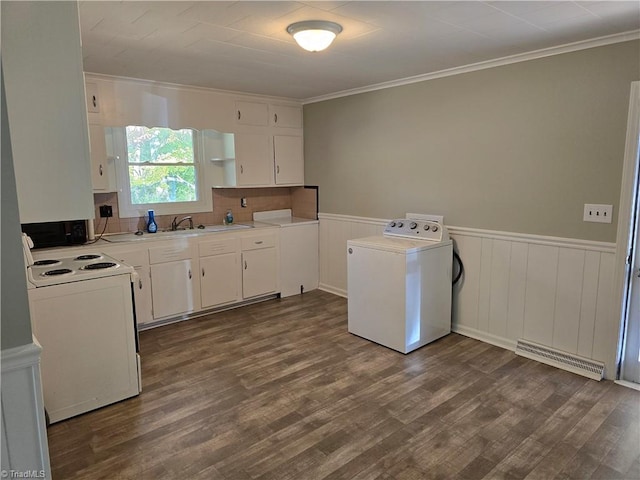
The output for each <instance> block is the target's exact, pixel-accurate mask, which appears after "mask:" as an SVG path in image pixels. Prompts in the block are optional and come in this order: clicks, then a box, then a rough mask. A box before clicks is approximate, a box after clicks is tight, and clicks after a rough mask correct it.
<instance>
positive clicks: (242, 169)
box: [240, 165, 244, 173]
mask: <svg viewBox="0 0 640 480" xmlns="http://www.w3.org/2000/svg"><path fill="white" fill-rule="evenodd" d="M240 173H244V168H243V167H242V165H240Z"/></svg>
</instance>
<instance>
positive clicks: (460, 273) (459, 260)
mask: <svg viewBox="0 0 640 480" xmlns="http://www.w3.org/2000/svg"><path fill="white" fill-rule="evenodd" d="M453 258H454V260H455V261H456V262H457V263H458V274H457V275H456V278H454V279H453V283H452V285H455V284H456V283H458V281H459V280H460V277H462V272H464V266H463V265H462V259H461V258H460V255H458V253H457V252H456V251H455V250H454V251H453Z"/></svg>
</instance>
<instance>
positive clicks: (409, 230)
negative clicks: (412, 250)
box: [384, 218, 449, 242]
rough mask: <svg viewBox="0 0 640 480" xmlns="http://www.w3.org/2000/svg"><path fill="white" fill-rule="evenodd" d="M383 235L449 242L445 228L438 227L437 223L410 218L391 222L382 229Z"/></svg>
mask: <svg viewBox="0 0 640 480" xmlns="http://www.w3.org/2000/svg"><path fill="white" fill-rule="evenodd" d="M384 235H387V236H393V237H406V238H414V239H422V240H429V241H431V242H443V241H447V240H449V232H448V231H447V227H445V226H443V225H440V224H439V223H438V222H433V221H430V220H414V219H411V218H400V219H398V220H391V221H390V222H389V223H387V225H386V227H384Z"/></svg>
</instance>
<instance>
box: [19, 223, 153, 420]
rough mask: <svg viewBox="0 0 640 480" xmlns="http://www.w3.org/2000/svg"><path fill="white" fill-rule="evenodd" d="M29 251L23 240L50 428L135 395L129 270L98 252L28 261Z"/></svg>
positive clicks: (135, 340)
mask: <svg viewBox="0 0 640 480" xmlns="http://www.w3.org/2000/svg"><path fill="white" fill-rule="evenodd" d="M32 246H33V243H32V242H31V241H30V239H29V237H28V236H26V235H23V247H24V256H25V264H26V276H27V286H28V292H27V293H28V297H29V310H30V314H31V326H32V330H33V334H34V336H35V337H36V339H37V341H38V342H39V344H40V345H41V346H42V357H41V372H42V389H43V394H44V404H45V409H46V411H47V413H48V415H49V420H50V422H52V423H53V422H57V421H60V420H64V419H66V418H69V417H73V416H75V415H78V414H81V413H84V412H87V411H90V410H93V409H96V408H99V407H102V406H105V405H109V404H111V403H114V402H117V401H120V400H123V399H125V398H129V397H132V396H135V395H138V394H139V393H140V391H141V386H142V382H141V377H140V356H139V354H138V337H137V329H136V323H135V308H134V303H133V294H132V285H133V283H134V281H135V278H136V275H137V274H136V273H135V270H134V268H133V267H131V266H129V265H126V264H123V263H121V262H119V261H117V260H115V259H114V258H111V257H109V256H107V255H104V254H102V253H100V252H92V253H86V254H83V255H76V256H70V257H67V256H61V257H57V256H51V257H49V258H46V259H41V260H37V261H34V260H33V256H32V255H31V250H30V248H31V247H32ZM61 251H62V250H60V251H56V253H58V252H61Z"/></svg>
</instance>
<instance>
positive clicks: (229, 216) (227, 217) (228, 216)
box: [224, 210, 233, 225]
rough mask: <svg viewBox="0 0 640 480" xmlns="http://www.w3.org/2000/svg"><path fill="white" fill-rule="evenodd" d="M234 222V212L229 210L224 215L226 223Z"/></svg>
mask: <svg viewBox="0 0 640 480" xmlns="http://www.w3.org/2000/svg"><path fill="white" fill-rule="evenodd" d="M232 223H233V213H232V212H231V210H227V213H226V214H225V216H224V224H225V225H231V224H232Z"/></svg>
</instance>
